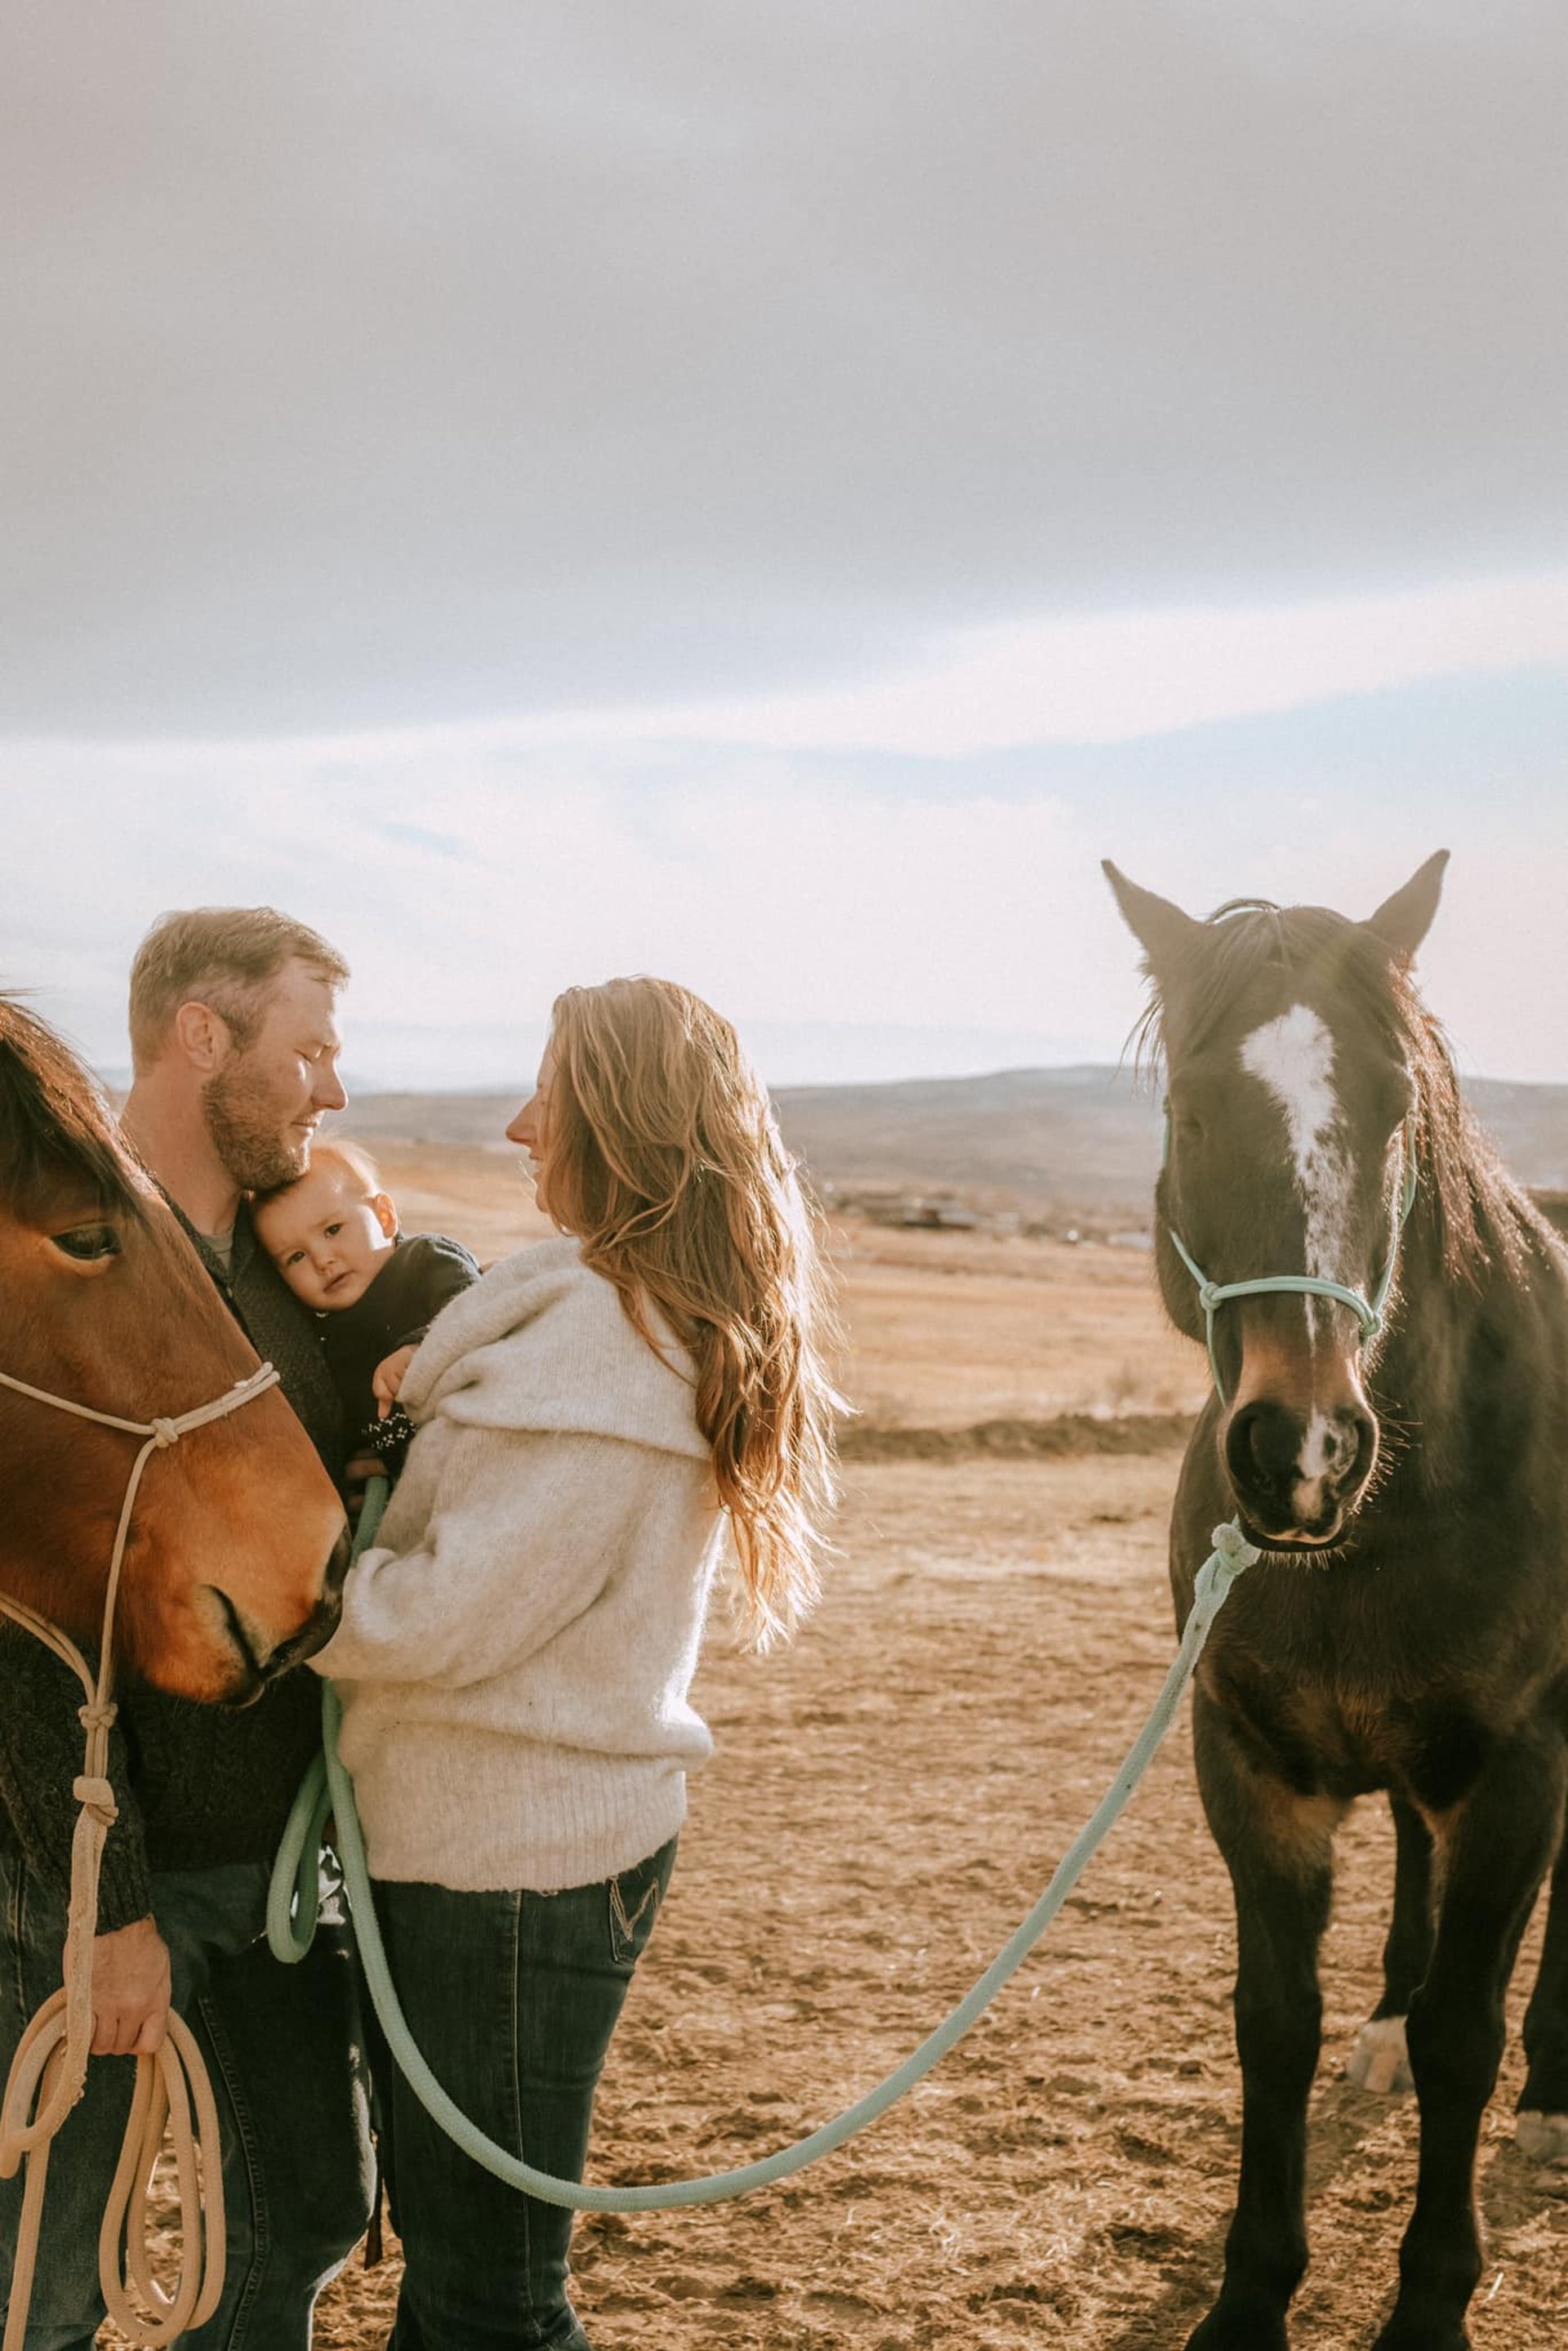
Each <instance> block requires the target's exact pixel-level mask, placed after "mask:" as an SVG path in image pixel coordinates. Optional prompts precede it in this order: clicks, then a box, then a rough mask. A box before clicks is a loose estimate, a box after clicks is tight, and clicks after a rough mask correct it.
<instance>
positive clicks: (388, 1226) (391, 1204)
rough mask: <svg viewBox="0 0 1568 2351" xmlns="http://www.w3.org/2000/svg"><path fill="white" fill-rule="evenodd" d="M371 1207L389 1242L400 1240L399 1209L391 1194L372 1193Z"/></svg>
mask: <svg viewBox="0 0 1568 2351" xmlns="http://www.w3.org/2000/svg"><path fill="white" fill-rule="evenodd" d="M370 1207H371V1211H372V1213H373V1214H374V1216H375V1219H376V1222H377V1223H378V1224H379V1226H380V1228H381V1230H382V1231H383V1232H384V1233H385V1234H386V1236H387V1238H388V1239H389V1241H395V1240H396V1239H397V1238H398V1207H397V1202H396V1201H395V1200H394V1199H393V1197H392V1196H391V1194H390V1193H389V1192H372V1193H371V1195H370Z"/></svg>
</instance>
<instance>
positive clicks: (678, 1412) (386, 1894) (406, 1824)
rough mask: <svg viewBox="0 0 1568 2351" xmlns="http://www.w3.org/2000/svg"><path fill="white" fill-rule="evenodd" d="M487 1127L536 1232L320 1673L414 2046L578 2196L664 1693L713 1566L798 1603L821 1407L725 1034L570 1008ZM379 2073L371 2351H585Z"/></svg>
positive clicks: (433, 1429)
mask: <svg viewBox="0 0 1568 2351" xmlns="http://www.w3.org/2000/svg"><path fill="white" fill-rule="evenodd" d="M506 1132H507V1135H508V1138H509V1139H510V1140H511V1141H512V1142H514V1143H517V1144H521V1145H522V1147H523V1148H524V1150H525V1151H526V1152H527V1154H528V1155H529V1158H530V1160H531V1161H532V1163H533V1169H534V1175H535V1183H536V1186H537V1191H538V1197H539V1201H540V1204H541V1206H542V1207H544V1208H545V1212H546V1213H547V1214H548V1216H549V1217H551V1219H552V1221H553V1222H554V1223H555V1224H556V1226H557V1227H558V1228H559V1230H560V1233H561V1236H562V1238H559V1239H558V1240H554V1241H547V1242H545V1243H544V1244H542V1245H541V1246H539V1247H537V1248H534V1249H524V1250H522V1251H521V1252H520V1253H519V1254H518V1255H517V1256H515V1257H512V1258H509V1259H506V1260H505V1261H504V1263H502V1264H500V1265H498V1266H496V1267H494V1268H493V1270H491V1271H490V1272H489V1273H487V1274H486V1275H485V1276H484V1278H483V1280H482V1281H480V1282H479V1283H478V1284H477V1285H476V1286H475V1287H473V1288H472V1289H471V1290H467V1291H465V1292H464V1293H463V1295H462V1297H460V1298H458V1299H456V1300H455V1301H453V1302H452V1305H450V1306H449V1307H448V1308H447V1309H446V1310H445V1311H443V1312H442V1313H441V1315H440V1316H439V1318H438V1319H437V1321H436V1322H435V1323H434V1325H433V1326H432V1328H431V1332H430V1334H429V1336H428V1337H427V1338H426V1340H425V1341H424V1343H423V1344H422V1345H421V1348H420V1351H419V1353H418V1355H417V1356H416V1357H415V1359H414V1362H413V1364H412V1365H411V1366H410V1370H409V1372H408V1374H407V1375H406V1378H405V1380H404V1384H403V1388H402V1395H401V1401H402V1403H403V1405H404V1406H405V1408H406V1409H407V1410H408V1412H409V1413H410V1416H411V1417H412V1418H413V1420H414V1421H415V1423H416V1425H417V1427H418V1432H419V1433H418V1434H417V1436H416V1437H415V1439H414V1442H413V1445H412V1447H411V1449H410V1455H409V1460H408V1466H407V1468H406V1469H405V1470H404V1472H403V1476H402V1479H401V1482H400V1485H399V1487H398V1489H397V1490H396V1492H395V1493H394V1495H393V1497H392V1499H391V1501H390V1503H389V1506H388V1510H387V1514H386V1518H385V1520H383V1522H382V1526H381V1528H380V1531H379V1532H380V1543H379V1548H377V1549H375V1550H372V1551H369V1552H367V1553H366V1554H365V1555H364V1557H363V1558H362V1559H361V1560H360V1562H359V1563H358V1566H357V1567H356V1568H355V1570H354V1571H353V1573H352V1574H351V1576H350V1578H349V1581H348V1589H347V1591H346V1593H345V1595H344V1610H343V1623H342V1628H341V1630H340V1631H339V1632H338V1633H337V1635H335V1637H334V1638H333V1640H332V1641H331V1643H330V1644H329V1645H328V1646H327V1648H326V1649H325V1650H323V1651H322V1652H321V1654H320V1656H318V1657H317V1659H316V1661H315V1662H316V1663H317V1666H318V1667H320V1669H321V1670H322V1671H323V1672H326V1673H329V1674H330V1675H331V1676H332V1677H333V1678H334V1680H335V1681H337V1683H338V1685H339V1687H340V1689H341V1693H342V1697H343V1699H344V1706H345V1716H344V1723H343V1730H342V1741H341V1744H342V1753H343V1758H344V1761H346V1762H347V1763H348V1767H349V1769H350V1771H352V1772H353V1774H354V1777H355V1780H356V1782H357V1783H358V1796H359V1806H360V1811H361V1813H362V1815H363V1819H364V1823H365V1828H366V1833H367V1836H368V1840H369V1856H370V1866H371V1871H372V1874H373V1876H375V1878H376V1880H377V1888H376V1892H377V1901H378V1906H379V1913H380V1917H381V1923H382V1928H383V1932H384V1934H385V1938H386V1942H387V1948H388V1952H389V1959H390V1962H391V1967H392V1971H393V1975H394V1977H395V1979H396V1980H397V1983H398V1986H399V1990H400V1993H401V1997H402V2002H403V2007H404V2009H405V2011H406V2012H407V2015H408V2019H409V2022H410V2027H411V2029H412V2032H413V2034H414V2038H415V2040H416V2041H417V2042H418V2043H419V2044H420V2046H421V2049H422V2050H423V2052H424V2054H425V2056H426V2057H427V2058H428V2060H429V2061H430V2063H431V2067H432V2068H433V2070H434V2072H435V2074H437V2076H438V2078H439V2079H440V2080H441V2082H442V2084H443V2085H445V2087H446V2089H447V2090H448V2091H449V2092H450V2093H451V2095H452V2096H453V2097H454V2098H455V2099H456V2100H457V2102H458V2104H459V2105H461V2106H462V2107H464V2108H465V2109H466V2110H467V2112H468V2113H469V2114H470V2115H471V2116H472V2117H473V2119H474V2121H475V2122H476V2123H478V2125H479V2126H480V2127H481V2129H483V2130H484V2131H486V2132H487V2133H488V2134H489V2135H490V2137H492V2138H494V2139H497V2140H499V2141H500V2142H501V2143H502V2144H503V2145H504V2146H505V2147H508V2148H510V2149H512V2150H514V2152H515V2153H517V2154H518V2155H521V2156H522V2157H524V2158H525V2159H526V2160H527V2161H528V2162H530V2163H532V2164H534V2165H535V2166H537V2167H539V2168H542V2169H544V2170H545V2171H549V2172H554V2173H556V2175H557V2176H566V2177H568V2178H572V2179H576V2178H580V2176H581V2173H582V2168H583V2164H584V2161H585V2158H586V2156H587V2142H588V2125H589V2116H590V2112H591V2108H592V2104H593V2096H594V2091H595V2088H596V2086H597V2082H598V2077H599V2073H600V2069H601V2067H602V2065H603V2063H604V2057H605V2052H606V2050H607V2046H608V2043H609V2038H610V2034H611V2032H612V2031H613V2029H614V2026H615V2022H616V2019H617V2017H618V2014H619V2012H620V2008H621V2003H622V2001H623V2000H624V1999H625V1996H626V1989H627V1985H628V1982H629V1980H630V1978H631V1973H632V1970H633V1968H634V1966H635V1965H636V1962H637V1959H638V1958H639V1955H640V1953H641V1951H642V1949H643V1947H644V1945H645V1944H646V1942H647V1940H648V1936H649V1930H650V1928H652V1925H653V1920H654V1917H655V1914H656V1912H657V1910H658V1907H659V1902H660V1900H661V1898H662V1896H663V1894H664V1890H665V1888H666V1886H668V1884H669V1882H670V1869H671V1867H672V1865H673V1863H674V1859H675V1845H676V1838H677V1835H678V1834H679V1831H680V1824H681V1822H682V1820H683V1818H684V1817H685V1812H686V1774H687V1772H688V1771H691V1770H693V1769H694V1768H695V1767H696V1766H697V1765H699V1764H701V1762H702V1761H704V1759H705V1758H706V1756H707V1755H708V1753H709V1752H710V1749H711V1740H710V1739H709V1736H708V1733H707V1731H706V1729H704V1727H703V1725H702V1723H701V1719H699V1717H698V1716H697V1715H696V1713H695V1712H694V1711H693V1709H692V1708H691V1704H690V1703H689V1700H688V1695H687V1693H688V1691H689V1689H690V1687H691V1677H692V1674H693V1671H694V1669H695V1667H696V1663H697V1652H698V1646H699V1642H700V1640H701V1632H702V1623H703V1617H704V1614H705V1611H706V1609H707V1606H708V1602H709V1596H710V1590H711V1585H712V1583H713V1580H714V1577H715V1573H716V1572H717V1571H718V1569H719V1567H720V1564H721V1561H722V1557H723V1555H724V1554H725V1552H726V1550H727V1549H728V1550H729V1551H730V1552H731V1553H732V1560H733V1562H734V1567H735V1596H736V1600H737V1603H738V1607H739V1613H740V1615H741V1619H742V1625H743V1626H744V1628H745V1630H746V1632H747V1634H748V1635H749V1636H750V1637H751V1638H752V1640H753V1642H754V1643H755V1645H756V1646H759V1647H761V1646H766V1645H767V1643H768V1642H769V1641H771V1640H772V1639H774V1637H775V1636H777V1635H787V1634H788V1633H789V1632H790V1631H791V1630H792V1629H793V1627H794V1625H795V1623H796V1622H797V1620H798V1619H799V1618H800V1616H801V1615H802V1614H804V1612H805V1610H806V1609H807V1608H808V1607H809V1606H810V1605H811V1603H812V1601H813V1599H814V1598H815V1592H816V1554H817V1550H818V1544H819V1533H820V1529H821V1526H822V1523H823V1520H824V1517H825V1514H826V1510H827V1509H828V1507H829V1505H830V1503H831V1499H832V1417H833V1413H834V1410H835V1406H836V1397H835V1396H834V1395H833V1393H832V1390H831V1388H830V1386H829V1384H828V1382H827V1379H826V1374H825V1373H824V1370H823V1366H822V1363H821V1359H820V1355H819V1352H818V1349H819V1339H820V1330H821V1322H820V1308H819V1281H820V1276H819V1268H818V1261H817V1257H816V1252H815V1246H814V1241H813V1237H812V1232H811V1228H810V1224H809V1221H808V1218H807V1217H806V1215H805V1210H804V1207H803V1204H802V1200H801V1196H800V1193H799V1190H798V1188H797V1186H796V1181H795V1176H794V1168H793V1166H792V1165H791V1162H790V1161H789V1159H788V1157H787V1156H786V1155H785V1154H784V1150H783V1148H782V1146H781V1144H780V1142H779V1139H778V1134H777V1132H776V1129H775V1128H774V1123H773V1118H772V1114H771V1113H770V1110H769V1106H768V1102H767V1097H766V1095H765V1093H764V1092H763V1087H762V1085H761V1082H760V1081H759V1080H758V1078H757V1076H756V1074H755V1072H754V1071H753V1069H752V1068H751V1066H750V1064H749V1063H748V1061H746V1059H745V1056H744V1055H743V1053H742V1050H741V1048H740V1045H739V1043H738V1041H737V1040H736V1037H735V1033H734V1030H733V1029H732V1028H731V1026H730V1024H729V1023H728V1021H726V1020H723V1019H721V1018H720V1017H719V1015H718V1014H717V1013H715V1012H714V1011H712V1010H711V1008H709V1007H708V1006H707V1005H706V1004H703V1003H702V1002H701V1000H700V999H699V998H696V997H694V996H691V994H689V993H688V992H687V990H685V989H684V988H680V987H674V986H673V985H671V984H670V982H668V981H664V980H657V979H622V980H612V981H610V982H609V983H608V984H607V985H606V986H605V987H591V988H572V989H569V990H568V991H567V993H566V995H564V996H562V997H560V998H558V999H557V1000H556V1006H555V1009H554V1014H553V1018H552V1026H551V1032H550V1040H549V1045H548V1048H547V1050H546V1051H545V1057H544V1060H543V1061H542V1062H541V1064H540V1068H539V1074H538V1081H537V1086H536V1090H535V1093H534V1095H533V1097H532V1099H531V1100H530V1101H529V1102H527V1103H526V1104H525V1105H524V1108H523V1109H522V1110H521V1111H520V1112H519V1113H518V1115H517V1117H516V1118H515V1119H514V1121H513V1123H512V1124H511V1125H510V1126H509V1127H508V1128H507V1130H506ZM381 2086H382V2091H383V2107H384V2112H385V2119H386V2127H385V2131H384V2142H385V2143H384V2146H383V2160H384V2161H385V2163H386V2167H387V2171H388V2176H389V2182H390V2187H391V2196H392V2210H393V2219H394V2221H395V2224H396V2226H397V2228H398V2231H399V2233H400V2236H401V2238H402V2241H403V2249H404V2253H405V2257H406V2262H407V2268H406V2272H405V2275H404V2280H403V2285H402V2293H401V2298H400V2302H399V2305H398V2317H397V2325H396V2327H395V2330H394V2332H393V2335H392V2338H391V2351H471V2346H472V2351H479V2346H501V2345H503V2344H504V2345H506V2346H550V2351H587V2336H586V2335H584V2333H583V2330H582V2327H581V2326H580V2325H579V2324H578V2322H577V2319H576V2314H575V2313H574V2312H573V2310H572V2307H571V2304H570V2302H569V2300H568V2298H567V2290H566V2250H567V2241H568V2238H569V2235H570V2231H571V2216H570V2214H569V2213H566V2212H564V2211H560V2210H556V2208H554V2207H552V2206H546V2205H542V2204H538V2203H535V2201H533V2200H532V2199H528V2198H524V2197H523V2196H520V2195H518V2194H517V2193H515V2192H514V2190H511V2189H506V2188H504V2187H502V2186H501V2185H500V2184H499V2183H498V2182H496V2181H495V2180H494V2179H492V2178H491V2177H490V2176H489V2174H488V2173H486V2172H483V2171H482V2170H481V2169H480V2168H478V2167H477V2166H476V2165H474V2164H472V2162H470V2161H469V2159H468V2158H466V2157H464V2156H462V2155H461V2154H459V2153H458V2151H457V2149H456V2148H455V2147H452V2144H451V2142H450V2141H449V2140H448V2139H447V2138H446V2137H444V2136H443V2135H442V2134H441V2132H440V2131H438V2130H437V2129H436V2127H435V2126H434V2125H433V2124H432V2123H431V2122H430V2120H429V2119H428V2117H427V2116H425V2115H424V2113H423V2111H422V2109H421V2107H419V2105H417V2104H416V2103H415V2102H414V2100H413V2098H412V2096H411V2095H410V2093H409V2091H408V2090H407V2087H406V2085H404V2084H403V2083H402V2081H401V2080H400V2077H398V2076H396V2075H390V2076H389V2078H388V2079H386V2080H385V2081H384V2082H383V2083H382V2085H381Z"/></svg>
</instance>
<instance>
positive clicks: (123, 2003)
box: [92, 1917, 171, 2057]
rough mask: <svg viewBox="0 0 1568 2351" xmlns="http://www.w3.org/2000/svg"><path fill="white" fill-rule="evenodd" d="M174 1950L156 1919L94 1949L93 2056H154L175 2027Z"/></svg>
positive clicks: (142, 1920) (107, 1937)
mask: <svg viewBox="0 0 1568 2351" xmlns="http://www.w3.org/2000/svg"><path fill="white" fill-rule="evenodd" d="M170 1990H171V1986H170V1980H169V1946H168V1945H167V1943H165V1941H164V1940H163V1938H162V1936H161V1934H160V1933H159V1931H158V1926H157V1921H156V1920H155V1919H153V1918H151V1917H146V1918H138V1919H137V1921H136V1923H135V1925H134V1926H131V1927H118V1928H116V1929H115V1931H114V1933H113V1934H112V1935H99V1937H98V1938H97V1940H96V1941H95V1942H94V1944H93V1947H92V2053H93V2055H94V2056H95V2057H130V2056H137V2057H143V2056H146V2057H151V2055H152V2053H154V2051H155V2050H158V2049H160V2048H161V2046H162V2044H163V2034H164V2031H165V2028H166V2027H167V2025H168V2022H169V1994H170Z"/></svg>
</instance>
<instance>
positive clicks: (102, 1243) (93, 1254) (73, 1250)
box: [50, 1225, 119, 1265]
mask: <svg viewBox="0 0 1568 2351" xmlns="http://www.w3.org/2000/svg"><path fill="white" fill-rule="evenodd" d="M50 1238H51V1239H52V1240H53V1242H54V1244H55V1247H56V1248H57V1249H58V1250H59V1251H60V1253H61V1255H62V1256H63V1257H71V1258H75V1259H76V1260H77V1262H78V1264H79V1265H93V1264H96V1263H97V1262H98V1260H99V1259H100V1258H106V1257H118V1256H119V1234H118V1233H117V1232H116V1231H115V1229H114V1227H113V1226H112V1225H76V1226H73V1228H72V1229H71V1230H70V1231H69V1232H68V1233H54V1234H51V1236H50Z"/></svg>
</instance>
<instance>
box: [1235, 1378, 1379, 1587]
mask: <svg viewBox="0 0 1568 2351" xmlns="http://www.w3.org/2000/svg"><path fill="white" fill-rule="evenodd" d="M1222 1441H1223V1448H1224V1459H1225V1469H1226V1474H1227V1476H1228V1477H1229V1479H1230V1481H1231V1491H1232V1493H1233V1494H1234V1496H1235V1499H1236V1503H1237V1506H1238V1508H1239V1510H1241V1516H1242V1518H1243V1520H1245V1521H1246V1524H1247V1527H1248V1530H1249V1531H1250V1532H1251V1533H1253V1534H1255V1535H1257V1536H1258V1537H1259V1538H1261V1539H1262V1542H1263V1543H1264V1544H1265V1545H1268V1546H1274V1547H1278V1546H1287V1547H1289V1548H1292V1549H1297V1548H1302V1549H1312V1550H1324V1549H1327V1548H1329V1547H1331V1546H1332V1545H1333V1544H1334V1543H1336V1542H1338V1541H1340V1540H1341V1538H1342V1536H1343V1535H1344V1532H1345V1525H1346V1522H1347V1521H1348V1520H1350V1519H1351V1518H1352V1517H1353V1516H1354V1514H1355V1510H1356V1508H1357V1506H1358V1505H1359V1503H1360V1501H1361V1499H1362V1497H1363V1495H1364V1494H1365V1493H1366V1486H1367V1481H1368V1479H1370V1478H1371V1475H1372V1472H1373V1468H1374V1467H1375V1466H1376V1459H1377V1424H1376V1421H1375V1420H1374V1418H1373V1417H1372V1415H1371V1414H1370V1413H1369V1412H1367V1411H1366V1410H1364V1409H1363V1408H1362V1407H1361V1405H1359V1404H1357V1403H1355V1402H1351V1401H1346V1402H1345V1403H1343V1404H1341V1405H1337V1406H1335V1407H1334V1408H1333V1409H1331V1410H1326V1411H1325V1410H1323V1409H1320V1408H1314V1409H1312V1410H1310V1411H1306V1412H1303V1411H1302V1410H1300V1409H1299V1408H1298V1407H1296V1406H1295V1405H1291V1404H1288V1403H1285V1402H1284V1401H1282V1399H1281V1398H1279V1397H1277V1396H1270V1395H1254V1396H1252V1397H1250V1398H1249V1399H1248V1400H1247V1401H1246V1402H1244V1403H1243V1402H1240V1401H1239V1402H1238V1403H1237V1405H1236V1406H1235V1408H1234V1410H1233V1411H1232V1412H1231V1416H1230V1418H1229V1420H1228V1422H1227V1423H1226V1426H1225V1429H1224V1434H1223V1440H1222Z"/></svg>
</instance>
